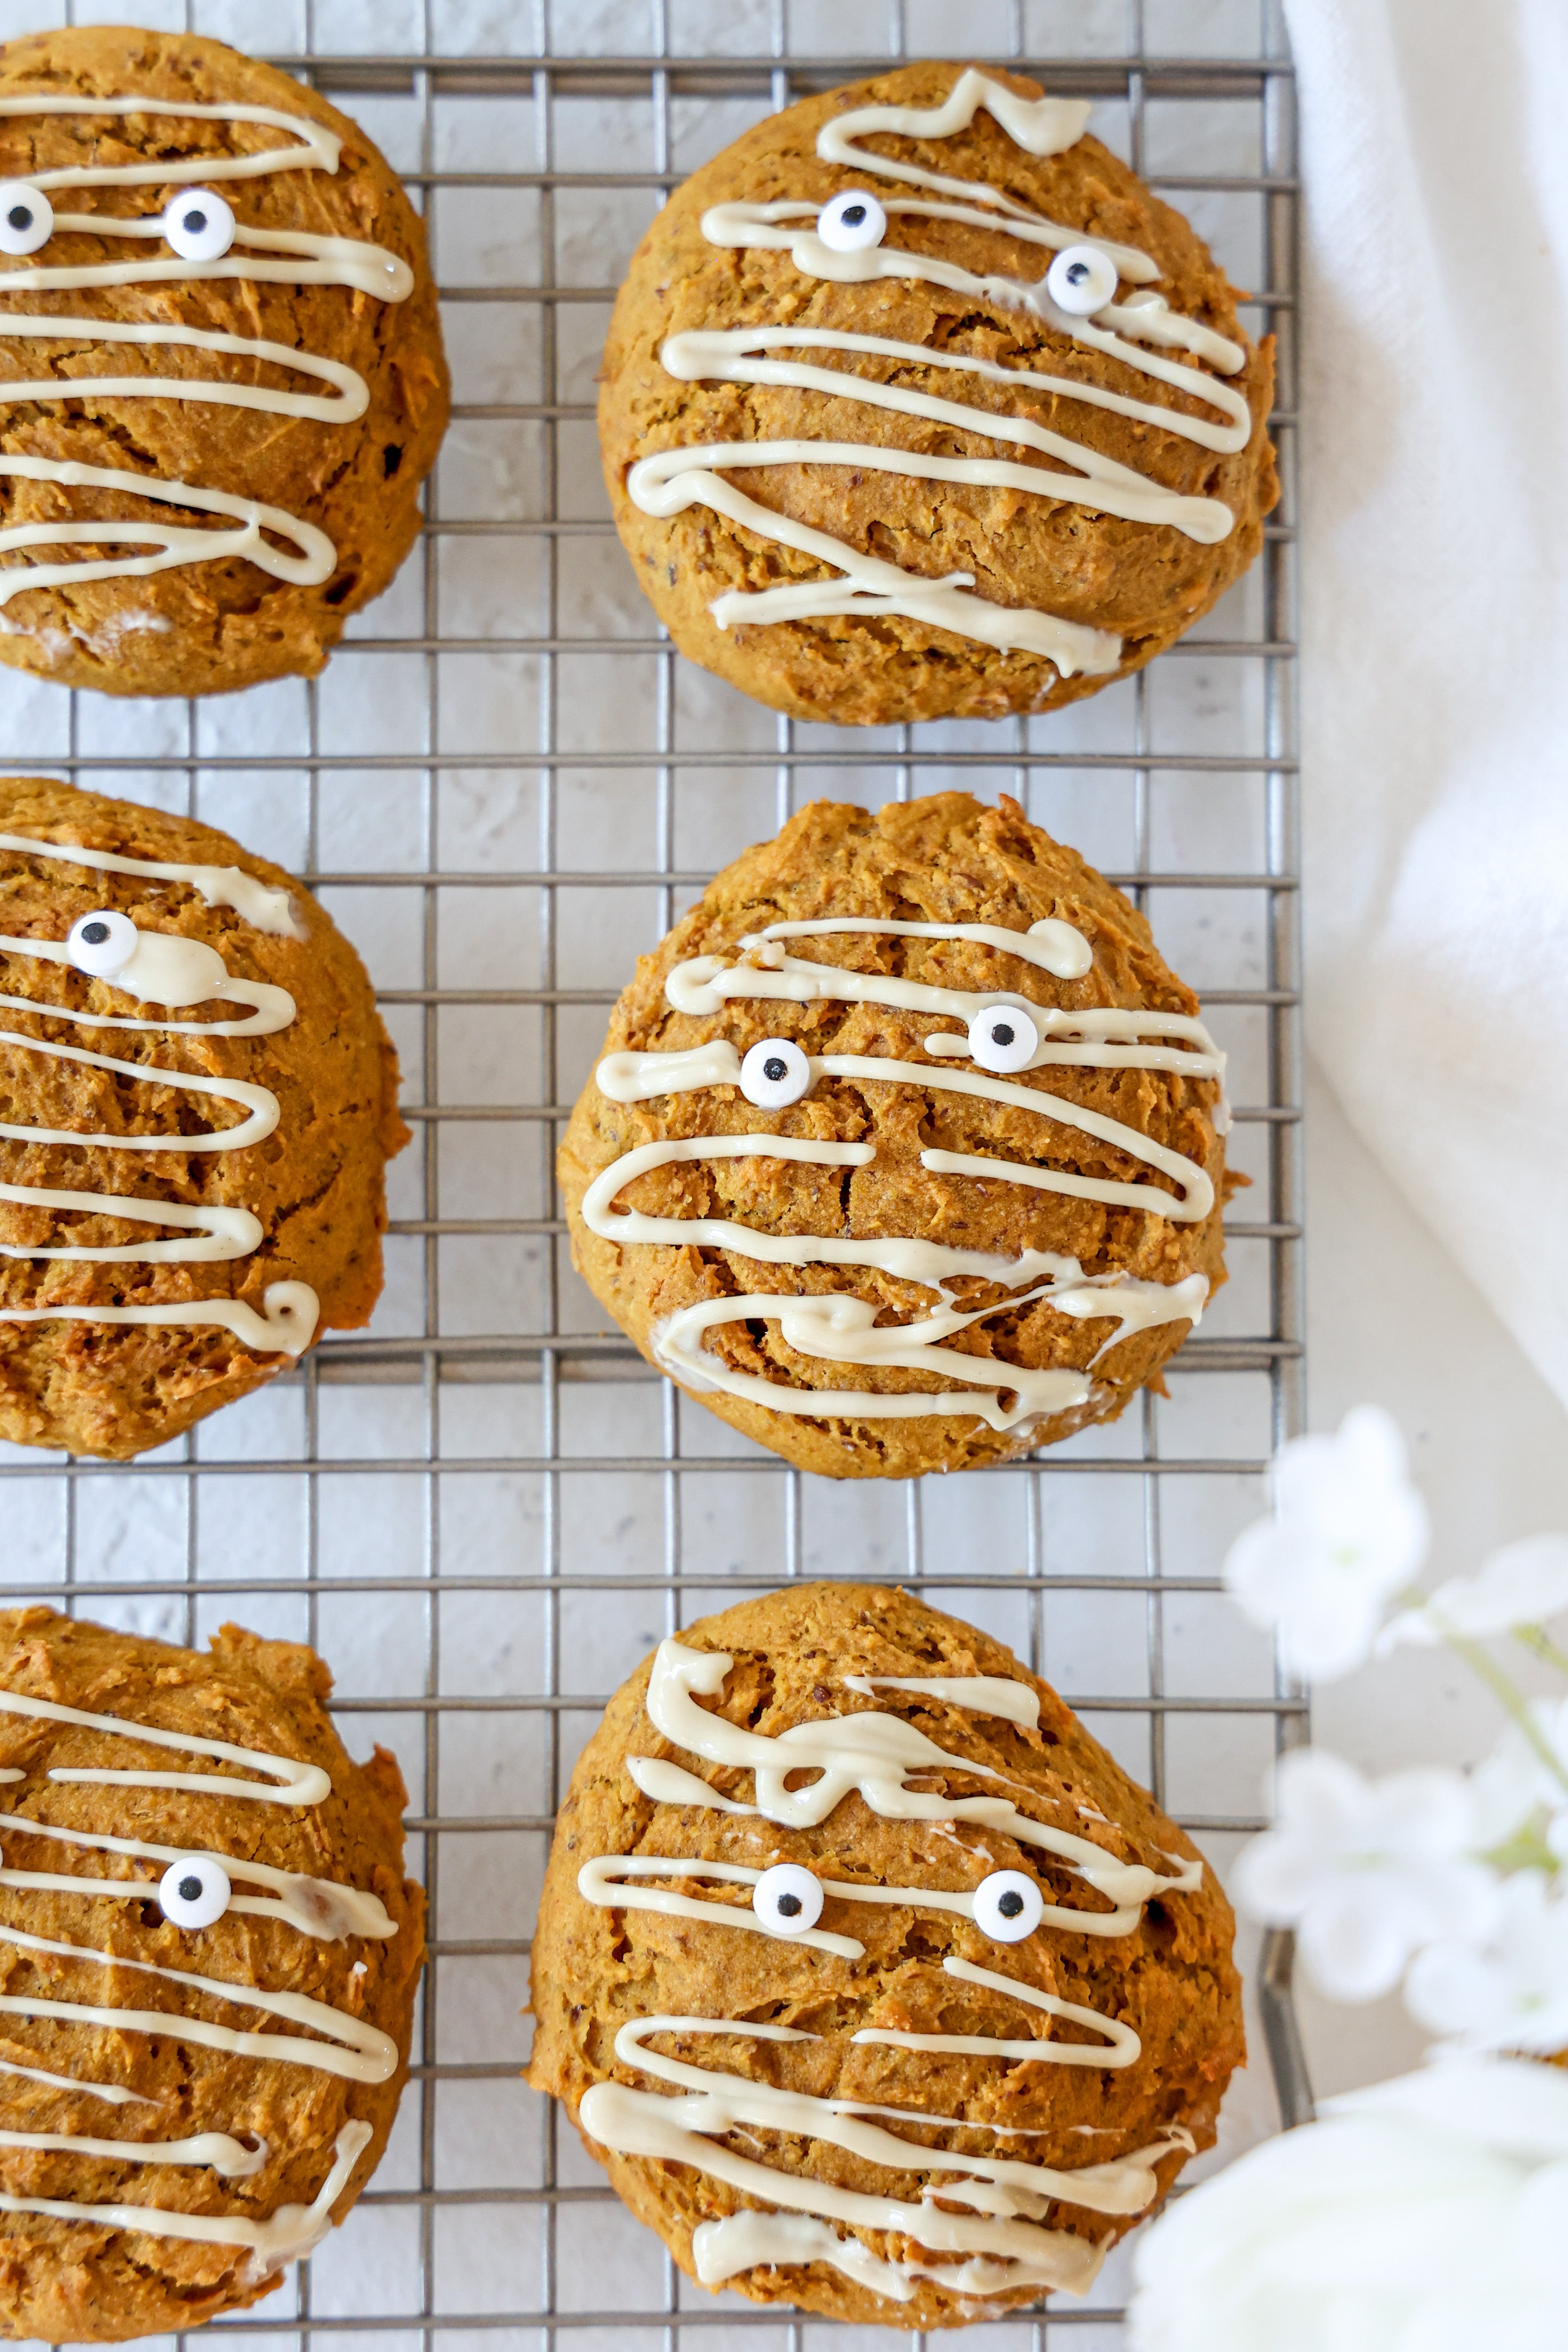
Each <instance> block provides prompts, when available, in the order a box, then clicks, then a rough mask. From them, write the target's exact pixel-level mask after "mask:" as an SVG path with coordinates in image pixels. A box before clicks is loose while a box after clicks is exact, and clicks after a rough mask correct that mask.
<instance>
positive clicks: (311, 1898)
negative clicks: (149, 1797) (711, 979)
mask: <svg viewBox="0 0 1568 2352" xmlns="http://www.w3.org/2000/svg"><path fill="white" fill-rule="evenodd" d="M232 1785H233V1784H232V1783H231V1782H229V1781H224V1782H223V1783H222V1786H223V1787H224V1788H225V1789H227V1788H229V1787H231V1786H232ZM7 1829H9V1830H19V1831H21V1832H23V1833H24V1834H25V1835H26V1836H27V1837H36V1838H47V1839H49V1840H51V1841H52V1842H53V1843H55V1844H57V1845H79V1846H89V1847H91V1848H92V1849H94V1850H95V1851H97V1852H99V1853H122V1854H128V1855H133V1856H136V1857H138V1858H141V1859H143V1860H146V1861H151V1862H165V1863H173V1862H183V1861H184V1859H185V1857H186V1856H187V1855H188V1854H193V1853H196V1854H199V1853H205V1852H206V1851H207V1849H206V1848H205V1847H202V1846H180V1845H145V1844H143V1843H142V1841H141V1840H140V1839H138V1838H121V1837H108V1836H105V1835H100V1834H94V1833H93V1832H90V1831H88V1830H67V1829H57V1828H55V1827H54V1826H53V1825H52V1824H51V1823H49V1822H35V1821H31V1820H29V1819H28V1817H27V1816H26V1814H25V1813H0V1830H7ZM216 1859H217V1860H218V1861H220V1862H221V1863H222V1864H223V1866H224V1869H225V1870H226V1873H227V1874H228V1875H229V1877H230V1878H231V1879H232V1878H238V1879H244V1880H245V1881H247V1883H248V1884H251V1885H257V1886H269V1887H271V1888H272V1889H273V1890H274V1891H273V1893H272V1894H271V1895H233V1896H231V1897H230V1900H229V1905H228V1908H229V1909H230V1910H231V1911H243V1912H247V1913H249V1914H251V1915H252V1916H255V1917H257V1918H265V1919H282V1920H284V1921H285V1922H286V1923H287V1924H288V1926H289V1927H296V1928H298V1929H299V1931H300V1934H301V1935H303V1936H314V1937H318V1938H319V1939H321V1940H322V1941H324V1942H327V1943H336V1942H339V1941H340V1940H341V1939H342V1937H344V1936H368V1937H376V1938H380V1937H387V1936H395V1935H396V1933H397V1924H396V1922H395V1920H394V1919H392V1918H391V1917H389V1916H388V1914H387V1909H386V1906H385V1905H384V1903H383V1901H382V1899H381V1897H380V1895H371V1894H369V1893H367V1892H366V1891H365V1890H364V1889H363V1888H361V1887H358V1886H344V1885H341V1884H340V1883H339V1882H338V1881H337V1880H336V1879H327V1878H310V1877H307V1876H304V1875H303V1874H300V1872H298V1871H291V1870H275V1869H274V1868H273V1867H272V1865H271V1864H269V1863H265V1862H251V1861H249V1860H248V1859H247V1857H245V1856H244V1855H240V1854H230V1853H225V1854H219V1855H218V1856H217V1857H216ZM0 1886H40V1887H47V1888H49V1889H50V1890H52V1891H53V1892H54V1893H56V1894H66V1895H99V1896H105V1897H108V1898H110V1899H112V1900H116V1901H136V1900H139V1899H142V1898H144V1897H145V1895H146V1894H147V1884H146V1881H145V1880H144V1879H139V1878H82V1877H72V1876H70V1875H68V1874H66V1875H55V1874H50V1873H48V1872H46V1871H37V1870H0Z"/></svg>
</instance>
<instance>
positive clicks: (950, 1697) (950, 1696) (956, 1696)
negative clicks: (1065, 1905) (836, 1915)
mask: <svg viewBox="0 0 1568 2352" xmlns="http://www.w3.org/2000/svg"><path fill="white" fill-rule="evenodd" d="M842 1679H843V1683H844V1687H845V1688H846V1690H852V1691H858V1692H859V1694H860V1696H861V1697H862V1698H871V1697H874V1696H875V1695H876V1693H877V1692H878V1691H879V1690H901V1691H927V1692H929V1693H930V1695H931V1697H932V1698H940V1699H945V1700H946V1701H947V1702H948V1704H949V1705H950V1706H962V1707H963V1708H964V1709H965V1710H966V1712H967V1713H969V1714H970V1715H994V1716H997V1717H1000V1718H1001V1719H1002V1721H1003V1722H1005V1723H1018V1724H1022V1725H1023V1726H1024V1727H1025V1728H1026V1730H1029V1731H1033V1730H1034V1729H1035V1728H1036V1727H1037V1724H1038V1723H1039V1720H1040V1702H1039V1700H1038V1699H1037V1697H1036V1696H1035V1694H1034V1692H1033V1691H1032V1690H1031V1689H1030V1688H1029V1685H1027V1683H1019V1682H1015V1681H1014V1680H1013V1679H1012V1677H1011V1676H1010V1675H844V1676H843V1677H842ZM4 1820H5V1815H4V1814H3V1813H0V1822H4Z"/></svg>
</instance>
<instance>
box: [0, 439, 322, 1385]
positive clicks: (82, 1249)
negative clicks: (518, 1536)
mask: <svg viewBox="0 0 1568 2352" xmlns="http://www.w3.org/2000/svg"><path fill="white" fill-rule="evenodd" d="M0 463H3V461H0ZM93 529H94V530H96V529H97V526H96V525H94V526H93ZM3 539H4V534H3V533H0V542H3ZM3 576H4V575H3V574H0V577H3ZM3 850H15V851H19V852H22V853H24V854H26V856H37V857H44V858H58V859H60V860H62V861H63V862H65V863H67V864H70V865H79V866H88V867H89V868H91V869H94V870H98V871H109V872H112V873H117V874H132V875H137V876H145V877H147V878H149V879H153V880H160V881H180V882H187V883H189V884H191V885H192V886H193V887H195V888H196V889H197V890H198V891H199V892H200V894H201V896H202V897H203V898H204V899H205V902H206V904H207V905H208V906H224V907H230V908H234V909H235V910H236V911H237V912H238V913H240V914H242V915H243V916H244V917H245V918H246V919H247V920H248V921H251V922H252V923H254V924H255V925H256V926H257V928H258V929H262V930H265V931H268V932H270V933H271V934H272V935H273V936H274V937H286V938H287V937H291V938H296V939H300V938H303V937H305V936H306V935H305V933H304V930H303V928H302V926H301V925H300V921H299V918H298V916H297V915H296V914H295V912H294V909H293V908H292V905H291V903H290V902H289V898H288V894H287V893H286V892H284V891H281V890H278V889H275V888H273V887H270V886H269V885H268V884H265V883H261V882H258V881H257V880H256V879H255V877H253V876H251V875H247V874H244V873H242V872H240V870H239V869H238V868H237V867H221V866H168V865H158V864H154V863H153V862H151V861H148V860H145V859H142V858H133V857H119V856H110V854H108V853H107V852H105V851H102V850H86V849H80V850H79V849H77V848H75V847H74V846H71V845H65V844H58V843H52V842H37V841H32V840H29V839H27V838H26V836H25V835H19V834H0V851H3ZM94 930H96V931H98V932H100V933H101V934H102V935H103V942H104V943H103V944H100V945H88V944H86V943H85V935H86V934H87V933H89V932H91V931H94ZM0 954H4V955H10V956H16V957H19V958H22V959H25V960H26V961H28V962H31V963H35V964H47V963H55V964H63V965H65V966H66V967H67V968H68V969H70V970H75V971H81V972H85V973H87V974H88V975H89V977H91V978H94V979H97V980H100V981H104V982H109V983H110V984H112V985H113V986H114V987H115V988H117V989H119V990H121V992H123V993H124V994H125V995H126V996H127V997H128V998H129V999H130V1000H131V1001H132V1002H133V1003H146V1004H158V1005H162V1006H163V1007H165V1008H166V1009H169V1010H174V1011H178V1010H184V1009H186V1008H188V1007H190V1006H193V1005H197V1004H204V1003H213V1002H217V1003H233V1004H238V1005H242V1006H245V1007H247V1008H248V1010H247V1013H246V1016H245V1017H244V1018H243V1019H241V1020H237V1021H143V1020H142V1019H140V1018H137V1017H135V1016H133V1015H132V1014H128V1013H82V1012H78V1011H76V1010H75V1009H74V1008H71V1007H68V1006H66V1005H62V1004H55V1003H48V1002H47V1000H45V999H43V998H39V997H33V996H13V995H9V994H0V1005H4V1006H5V1007H7V1008H8V1009H10V1010H12V1011H16V1012H22V1013H35V1014H40V1015H43V1016H45V1017H47V1018H48V1019H51V1020H58V1021H66V1022H69V1023H70V1024H71V1025H72V1027H73V1028H77V1029H87V1030H101V1029H117V1030H133V1031H140V1032H142V1033H147V1032H153V1033H155V1034H161V1035H163V1036H168V1037H266V1036H271V1035H273V1034H275V1033H276V1032H278V1031H279V1030H281V1029H286V1028H288V1027H289V1024H290V1023H291V1022H292V1021H293V1020H294V1017H295V1011H296V1007H295V1004H294V1000H293V998H292V997H291V996H290V995H289V992H288V991H287V989H283V988H279V987H276V986H275V985H274V984H273V983H272V982H268V981H246V980H237V979H235V978H234V977H233V975H232V974H231V973H230V972H229V971H228V969H227V967H226V964H225V962H224V960H223V958H222V956H221V955H220V954H219V953H218V951H217V950H216V948H211V947H208V946H207V945H206V944H205V941H203V940H187V939H182V938H180V937H178V936H176V935H175V934H174V933H171V932H167V931H144V930H142V929H139V928H138V926H137V925H135V924H134V923H133V922H132V921H131V919H129V918H128V917H127V916H124V915H121V914H117V913H115V912H113V911H112V910H110V909H107V908H106V909H105V910H103V912H102V913H101V914H100V915H98V916H90V917H83V918H81V919H80V920H79V921H78V922H77V923H76V924H75V925H74V926H73V927H72V930H71V934H70V937H69V938H68V939H67V940H41V939H12V938H9V937H4V936H0ZM105 958H107V962H106V961H105ZM0 1045H8V1046H11V1047H13V1048H15V1049H16V1051H17V1052H18V1053H24V1054H38V1055H43V1056H44V1057H45V1058H46V1059H47V1060H49V1061H54V1062H66V1063H76V1064H78V1065H79V1066H83V1067H86V1068H91V1069H99V1070H108V1071H110V1073H111V1074H112V1075H113V1076H117V1077H126V1078H130V1079H132V1080H133V1081H134V1082H135V1083H136V1084H138V1085H141V1086H153V1087H172V1088H176V1089H177V1090H178V1091H179V1092H181V1093H182V1094H194V1095H200V1096H206V1097H212V1098H213V1099H215V1100H216V1101H219V1102H226V1103H229V1104H231V1105H233V1106H234V1107H235V1108H237V1109H240V1110H243V1111H245V1112H246V1113H247V1117H246V1118H243V1119H242V1120H240V1121H239V1122H238V1123H237V1124H236V1125H234V1126H232V1127H226V1128H218V1129H209V1130H208V1131H206V1132H205V1133H198V1134H188V1133H185V1132H183V1131H181V1130H180V1129H174V1130H173V1131H171V1132H170V1133H167V1134H162V1135H134V1134H125V1133H117V1134H91V1133H88V1132H84V1131H82V1130H79V1129H72V1128H57V1127H20V1126H16V1125H14V1124H11V1123H8V1122H5V1121H0V1138H5V1139H8V1140H10V1141H12V1142H18V1143H44V1144H50V1143H52V1144H59V1145H61V1146H63V1147H65V1148H66V1149H68V1150H94V1149H98V1150H110V1151H145V1152H153V1153H156V1152H179V1153H181V1154H202V1153H207V1152H227V1151H243V1150H247V1148H248V1147H249V1146H250V1145H252V1144H256V1143H261V1142H264V1141H265V1139H267V1137H268V1136H269V1135H270V1134H271V1133H272V1132H273V1130H274V1129H275V1128H276V1127H277V1125H278V1120H279V1103H278V1097H277V1096H276V1095H275V1094H274V1093H273V1092H272V1090H271V1088H270V1087H262V1086H252V1085H250V1084H247V1082H246V1081H245V1080H243V1079H239V1078H210V1077H203V1076H198V1075H197V1074H196V1073H195V1072H194V1071H188V1070H176V1069H172V1068H170V1067H169V1066H167V1065H166V1064H163V1063H160V1062H132V1061H123V1060H121V1059H119V1058H117V1057H116V1056H114V1055H109V1054H100V1053H96V1052H93V1051H91V1050H89V1048H88V1047H85V1046H81V1045H55V1044H51V1043H49V1042H48V1041H47V1040H46V1039H44V1038H42V1037H33V1036H28V1035H26V1034H23V1033H22V1032H20V1031H17V1030H14V1029H0ZM0 1202H12V1203H14V1204H15V1205H16V1206H17V1207H19V1208H31V1209H54V1210H58V1211H60V1212H62V1213H66V1214H74V1215H82V1216H111V1217H116V1218H121V1219H123V1220H124V1221H125V1222H126V1223H131V1224H141V1225H163V1226H169V1225H173V1226H174V1227H176V1228H177V1229H178V1230H179V1231H180V1232H181V1233H184V1234H188V1235H190V1236H192V1238H190V1239H187V1240H182V1241H143V1242H135V1243H130V1244H120V1245H116V1246H113V1247H89V1246H86V1245H83V1244H74V1243H61V1244H57V1245H55V1246H53V1247H44V1246H39V1245H37V1244H34V1243H32V1242H0V1257H12V1258H26V1259H38V1258H45V1259H60V1260H69V1261H74V1262H77V1263H80V1264H95V1265H171V1264H185V1265H189V1264H194V1263H200V1262H210V1261H212V1260H215V1259H217V1260H221V1259H230V1258H242V1257H248V1256H250V1255H253V1254H254V1252H255V1251H256V1250H258V1248H259V1247H260V1246H261V1244H262V1243H263V1242H264V1241H265V1239H266V1234H265V1231H264V1228H263V1226H262V1224H261V1222H260V1220H259V1218H258V1217H257V1216H255V1215H254V1214H253V1213H251V1211H250V1210H248V1209H240V1208H234V1207H229V1206H226V1205H224V1204H222V1203H215V1204H214V1205H212V1206H210V1207H209V1206H207V1205H205V1204H200V1205H196V1206H192V1205H189V1204H187V1203H185V1202H177V1201H160V1200H156V1199H150V1198H143V1197H140V1196H136V1197H133V1196H132V1195H129V1194H126V1193H121V1192H77V1191H74V1190H71V1189H68V1188H55V1187H52V1186H47V1185H41V1184H7V1183H0ZM320 1313H321V1301H320V1300H319V1298H318V1297H317V1296H316V1293H315V1292H314V1291H313V1290H312V1289H311V1288H310V1286H309V1284H308V1283H303V1282H274V1283H269V1284H268V1286H267V1288H266V1290H265V1291H264V1292H263V1294H262V1307H261V1312H260V1313H258V1311H257V1309H256V1308H255V1307H252V1306H251V1305H249V1304H248V1302H247V1301H246V1300H244V1299H239V1298H209V1299H202V1300H198V1301H193V1302H190V1303H182V1304H171V1305H166V1306H140V1307H123V1306H121V1307H115V1306H96V1305H95V1306H78V1305H74V1304H70V1303H67V1302H58V1303H54V1304H51V1305H49V1306H47V1307H0V1321H4V1322H7V1323H51V1322H62V1321H63V1322H79V1323H121V1324H131V1323H141V1324H149V1325H160V1324H161V1325H164V1326H175V1327H184V1328H196V1327H202V1326H209V1325H210V1326H216V1327H219V1328H225V1329H227V1330H229V1331H232V1332H233V1333H234V1336H235V1337H236V1339H238V1340H239V1341H240V1342H241V1343H242V1345H244V1346H245V1347H247V1348H251V1349H256V1350H257V1351H258V1353H262V1354H274V1353H281V1354H284V1355H289V1356H298V1355H300V1354H302V1353H303V1351H304V1349H307V1348H308V1347H309V1346H310V1341H311V1339H313V1338H314V1336H315V1329H316V1324H317V1321H318V1319H319V1317H320Z"/></svg>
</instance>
